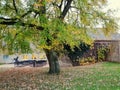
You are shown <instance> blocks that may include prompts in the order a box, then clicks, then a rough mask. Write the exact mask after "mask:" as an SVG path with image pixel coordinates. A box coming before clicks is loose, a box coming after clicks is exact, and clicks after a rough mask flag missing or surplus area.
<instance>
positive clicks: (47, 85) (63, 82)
mask: <svg viewBox="0 0 120 90" xmlns="http://www.w3.org/2000/svg"><path fill="white" fill-rule="evenodd" d="M47 71H48V67H46V68H40V67H36V68H32V67H22V68H10V69H7V70H5V71H1V72H0V90H120V73H119V72H120V64H119V63H110V62H102V63H96V64H92V65H87V66H77V67H64V68H62V69H61V73H60V75H49V74H47V73H46V72H47Z"/></svg>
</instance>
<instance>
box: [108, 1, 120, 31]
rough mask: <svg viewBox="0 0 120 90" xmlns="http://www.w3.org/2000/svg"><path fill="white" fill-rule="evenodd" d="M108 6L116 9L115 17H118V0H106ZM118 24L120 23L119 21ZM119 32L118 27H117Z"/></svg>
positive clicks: (119, 7)
mask: <svg viewBox="0 0 120 90" xmlns="http://www.w3.org/2000/svg"><path fill="white" fill-rule="evenodd" d="M108 8H110V9H112V10H116V12H115V17H118V18H120V0H108ZM119 25H120V21H119ZM119 27H120V26H119ZM119 33H120V29H119Z"/></svg>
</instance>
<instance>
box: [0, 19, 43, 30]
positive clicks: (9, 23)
mask: <svg viewBox="0 0 120 90" xmlns="http://www.w3.org/2000/svg"><path fill="white" fill-rule="evenodd" d="M17 23H18V22H17V21H15V20H13V21H12V20H11V21H0V24H2V25H15V24H17ZM18 24H19V25H21V26H28V27H35V28H36V29H37V30H44V27H42V26H37V25H35V24H28V23H23V22H20V21H19V23H18Z"/></svg>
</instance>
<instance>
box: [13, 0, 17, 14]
mask: <svg viewBox="0 0 120 90" xmlns="http://www.w3.org/2000/svg"><path fill="white" fill-rule="evenodd" d="M13 6H14V8H15V12H16V13H17V14H18V10H17V7H16V3H15V0H13Z"/></svg>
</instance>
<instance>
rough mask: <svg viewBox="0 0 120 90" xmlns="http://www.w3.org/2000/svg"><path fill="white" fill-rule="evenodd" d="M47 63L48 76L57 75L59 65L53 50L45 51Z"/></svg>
mask: <svg viewBox="0 0 120 90" xmlns="http://www.w3.org/2000/svg"><path fill="white" fill-rule="evenodd" d="M45 53H46V56H47V59H48V62H49V74H59V73H60V65H59V62H58V55H57V52H55V51H54V50H45Z"/></svg>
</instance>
